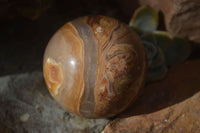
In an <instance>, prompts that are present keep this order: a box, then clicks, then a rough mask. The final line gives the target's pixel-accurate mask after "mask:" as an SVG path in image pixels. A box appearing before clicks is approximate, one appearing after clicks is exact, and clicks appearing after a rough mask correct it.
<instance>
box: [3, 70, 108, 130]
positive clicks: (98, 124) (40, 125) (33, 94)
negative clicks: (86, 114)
mask: <svg viewBox="0 0 200 133" xmlns="http://www.w3.org/2000/svg"><path fill="white" fill-rule="evenodd" d="M0 84H1V86H0V125H1V126H0V127H1V128H0V129H2V130H5V132H6V131H7V132H8V131H15V133H23V132H24V133H25V132H31V133H63V132H67V133H68V132H69V133H73V132H74V133H99V132H101V131H102V130H103V128H104V126H105V125H106V124H107V122H108V120H107V119H85V118H81V117H78V116H75V115H73V114H70V113H68V112H67V111H66V110H64V109H63V108H61V107H60V106H59V105H58V104H57V103H56V101H55V100H54V99H53V98H52V97H51V96H50V94H49V92H48V90H47V88H46V85H45V83H44V80H43V75H42V72H33V73H25V74H19V75H12V76H5V77H1V78H0Z"/></svg>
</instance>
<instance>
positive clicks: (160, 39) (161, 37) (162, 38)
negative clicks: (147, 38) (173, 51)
mask: <svg viewBox="0 0 200 133" xmlns="http://www.w3.org/2000/svg"><path fill="white" fill-rule="evenodd" d="M153 34H154V36H155V38H156V44H157V45H158V46H159V47H160V48H161V49H162V50H163V51H164V52H166V51H167V50H168V48H169V47H170V46H171V44H172V39H171V37H170V35H169V33H168V32H165V31H154V32H153Z"/></svg>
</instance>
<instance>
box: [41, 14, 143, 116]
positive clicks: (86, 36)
mask: <svg viewBox="0 0 200 133" xmlns="http://www.w3.org/2000/svg"><path fill="white" fill-rule="evenodd" d="M43 69H44V77H45V81H46V84H47V87H48V89H49V91H50V93H51V95H52V96H53V97H54V98H55V99H56V101H57V102H58V103H60V104H61V105H62V106H63V107H64V108H66V109H67V110H68V111H69V112H72V113H74V114H77V115H80V116H84V117H87V118H101V117H111V116H114V115H116V114H118V113H120V112H122V111H123V110H124V109H126V108H127V107H128V106H129V105H130V104H132V103H133V102H134V100H135V98H136V97H137V94H138V91H139V89H140V88H141V87H143V85H144V83H145V78H146V69H147V63H146V55H145V50H144V46H143V44H142V42H141V41H140V39H139V37H138V36H137V35H136V34H135V33H134V32H133V31H132V30H131V29H130V28H129V27H128V26H127V25H126V24H124V23H121V22H119V21H118V20H116V19H113V18H110V17H105V16H86V17H81V18H78V19H75V20H73V21H70V22H68V23H66V24H65V25H64V26H62V27H61V28H60V29H59V30H58V31H57V32H56V33H55V34H54V36H53V37H52V38H51V40H50V41H49V43H48V45H47V47H46V50H45V54H44V61H43Z"/></svg>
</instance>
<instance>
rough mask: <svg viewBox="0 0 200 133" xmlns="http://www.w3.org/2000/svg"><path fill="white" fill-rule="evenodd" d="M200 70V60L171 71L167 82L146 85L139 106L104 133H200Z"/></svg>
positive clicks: (176, 67) (126, 113) (130, 110)
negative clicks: (199, 132)
mask: <svg viewBox="0 0 200 133" xmlns="http://www.w3.org/2000/svg"><path fill="white" fill-rule="evenodd" d="M199 68H200V60H193V61H188V62H186V63H183V64H179V65H176V66H174V67H172V68H171V69H170V70H169V72H168V75H167V77H166V79H164V80H163V81H160V82H155V83H152V84H149V85H147V87H146V88H145V89H144V90H143V92H142V94H141V96H140V97H138V100H137V101H136V103H135V104H134V105H133V106H132V107H131V108H129V109H128V110H127V111H125V112H124V113H123V114H121V115H120V116H118V117H119V118H117V119H115V120H114V121H112V122H111V123H110V124H109V125H107V127H106V128H105V130H104V133H108V132H109V133H112V132H114V133H118V132H119V133H120V132H123V133H124V132H126V133H135V132H137V133H141V132H142V133H143V132H156V133H160V132H162V133H163V132H164V133H165V132H173V133H174V132H175V133H180V132H183V133H187V132H192V133H195V132H198V131H200V119H199V118H200V114H199V112H200V106H199V102H200V91H199V90H200V76H199V75H200V69H199ZM120 117H121V118H120Z"/></svg>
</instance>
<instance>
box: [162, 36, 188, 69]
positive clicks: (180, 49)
mask: <svg viewBox="0 0 200 133" xmlns="http://www.w3.org/2000/svg"><path fill="white" fill-rule="evenodd" d="M190 53H191V47H190V45H189V44H188V43H187V42H186V41H185V40H184V39H183V38H182V37H180V36H175V37H174V38H173V41H172V44H171V46H170V47H169V48H168V49H167V51H166V52H165V58H166V64H167V65H169V66H171V65H174V64H178V63H181V62H183V61H184V60H186V59H187V58H188V56H189V55H190Z"/></svg>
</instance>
